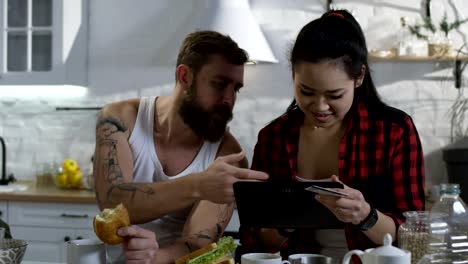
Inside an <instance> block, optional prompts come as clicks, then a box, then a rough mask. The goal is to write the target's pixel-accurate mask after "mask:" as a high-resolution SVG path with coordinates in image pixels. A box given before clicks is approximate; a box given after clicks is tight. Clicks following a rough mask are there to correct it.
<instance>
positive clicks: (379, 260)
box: [342, 234, 411, 264]
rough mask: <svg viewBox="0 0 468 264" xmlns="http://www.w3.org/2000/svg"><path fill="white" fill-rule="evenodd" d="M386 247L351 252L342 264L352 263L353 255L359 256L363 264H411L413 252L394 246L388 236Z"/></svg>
mask: <svg viewBox="0 0 468 264" xmlns="http://www.w3.org/2000/svg"><path fill="white" fill-rule="evenodd" d="M383 242H384V245H383V246H381V247H378V248H369V249H366V250H365V251H361V250H357V249H356V250H351V251H349V252H348V253H346V255H345V256H344V258H343V262H342V264H349V263H351V257H352V256H353V255H357V256H359V258H360V259H361V261H362V263H363V264H411V252H409V251H408V250H403V249H399V248H397V247H394V246H392V236H391V235H390V234H386V235H385V237H384V241H383Z"/></svg>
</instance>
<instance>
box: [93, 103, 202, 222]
mask: <svg viewBox="0 0 468 264" xmlns="http://www.w3.org/2000/svg"><path fill="white" fill-rule="evenodd" d="M137 106H138V101H137V100H134V101H133V102H132V101H125V102H120V103H116V104H111V105H108V106H106V107H105V108H103V109H102V110H101V112H100V113H99V116H98V120H97V125H96V149H95V155H94V169H93V173H94V180H95V186H96V197H97V201H98V204H99V207H100V208H101V209H103V208H107V207H113V206H115V205H116V204H118V203H120V202H122V203H124V204H125V206H126V207H127V208H128V210H129V213H130V218H131V222H132V223H133V224H139V223H144V222H148V221H151V220H154V219H156V218H159V217H160V216H162V215H165V214H167V213H169V212H172V211H176V210H179V209H181V208H185V207H187V206H189V205H191V204H193V203H194V202H196V201H197V197H196V195H194V193H196V192H195V191H194V185H193V180H192V181H191V180H190V179H189V178H188V179H183V180H179V179H175V180H172V181H167V182H161V183H133V182H132V181H133V156H132V151H131V149H130V145H129V143H128V138H129V137H130V133H131V130H132V129H133V124H134V123H135V119H136V113H137ZM128 124H131V126H129V125H128ZM184 178H185V177H184ZM167 201H171V202H170V203H168V202H167Z"/></svg>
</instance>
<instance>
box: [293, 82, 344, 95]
mask: <svg viewBox="0 0 468 264" xmlns="http://www.w3.org/2000/svg"><path fill="white" fill-rule="evenodd" d="M300 86H301V87H302V88H304V89H306V90H311V91H315V89H314V88H312V87H310V86H307V85H305V84H303V83H301V84H300ZM343 90H344V88H338V89H334V90H328V91H326V93H337V92H341V91H343Z"/></svg>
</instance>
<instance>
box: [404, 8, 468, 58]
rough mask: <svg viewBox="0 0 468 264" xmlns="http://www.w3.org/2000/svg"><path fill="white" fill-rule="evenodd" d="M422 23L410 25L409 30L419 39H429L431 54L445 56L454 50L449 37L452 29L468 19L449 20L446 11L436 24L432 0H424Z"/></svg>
mask: <svg viewBox="0 0 468 264" xmlns="http://www.w3.org/2000/svg"><path fill="white" fill-rule="evenodd" d="M423 10H424V12H425V15H423V20H422V23H416V24H414V25H409V26H408V28H409V31H410V32H411V33H412V34H413V35H415V36H416V37H417V38H419V39H423V40H426V41H428V51H429V56H445V55H450V54H451V53H452V52H453V44H452V41H451V40H450V38H449V33H450V31H452V30H454V29H457V28H459V27H460V26H461V25H463V24H464V23H466V22H468V19H463V20H459V19H455V20H454V21H449V19H448V16H447V13H444V16H443V17H442V19H441V20H440V21H439V22H438V23H437V24H434V22H433V20H432V17H431V0H425V1H423Z"/></svg>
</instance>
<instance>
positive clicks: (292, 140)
mask: <svg viewBox="0 0 468 264" xmlns="http://www.w3.org/2000/svg"><path fill="white" fill-rule="evenodd" d="M350 113H351V118H348V119H346V120H347V121H346V122H349V123H348V128H347V131H346V133H345V135H344V136H343V138H342V139H341V142H340V149H339V177H340V180H341V181H342V182H343V183H344V184H346V185H348V186H350V187H351V188H354V189H357V190H360V191H361V192H362V194H363V195H364V197H365V199H366V201H367V202H368V203H369V204H370V205H372V206H374V207H375V208H376V209H377V210H379V211H380V212H382V213H384V214H386V215H388V216H390V217H391V218H392V219H393V220H394V221H395V224H396V226H397V228H398V226H399V225H400V224H402V223H403V222H404V220H405V218H404V217H403V214H402V213H403V212H405V211H414V210H424V201H425V199H424V161H423V152H422V147H421V143H420V140H419V136H418V133H417V131H416V128H415V126H414V124H413V121H412V119H411V117H410V116H408V115H407V114H405V113H404V112H402V111H400V110H397V109H395V108H392V107H389V106H385V105H381V106H377V107H374V108H372V111H370V108H368V107H367V106H365V105H364V104H362V103H361V104H358V105H357V107H356V106H354V107H353V108H352V109H351V112H350ZM303 121H304V114H303V113H302V111H301V110H299V109H298V108H296V109H295V110H292V111H290V112H288V113H287V114H285V115H283V116H281V117H279V118H278V119H276V120H274V121H273V122H272V123H270V124H269V125H267V126H266V127H264V128H263V129H262V130H261V131H260V132H259V134H258V141H257V144H256V146H255V151H254V156H253V162H252V169H254V170H259V171H264V172H266V173H268V174H269V175H270V179H269V180H271V181H294V180H295V176H296V175H297V153H298V143H299V130H300V127H301V125H302V124H303ZM344 229H345V234H346V241H347V245H348V248H349V250H352V249H361V250H363V249H367V248H371V247H375V246H376V245H375V244H374V243H373V242H372V241H371V240H370V239H369V238H368V237H367V236H366V235H365V234H364V233H362V232H361V231H360V230H359V229H358V228H357V227H356V226H354V225H352V224H349V223H348V224H344ZM256 233H257V232H256V230H255V228H250V227H245V226H241V229H240V238H241V241H240V242H241V244H242V247H241V248H242V249H241V252H242V253H246V252H252V251H257V252H276V251H278V250H281V252H282V255H283V256H287V255H289V254H292V253H306V252H313V251H317V249H319V248H317V247H316V246H317V244H314V243H312V242H311V243H307V241H305V240H310V237H311V236H309V235H308V234H311V233H310V232H307V230H296V232H294V233H293V234H292V235H291V236H290V237H289V240H288V242H287V243H285V244H283V245H282V247H281V248H266V247H263V246H262V245H261V243H260V242H259V241H258V238H257V237H256ZM312 234H313V233H312ZM314 245H315V247H314Z"/></svg>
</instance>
